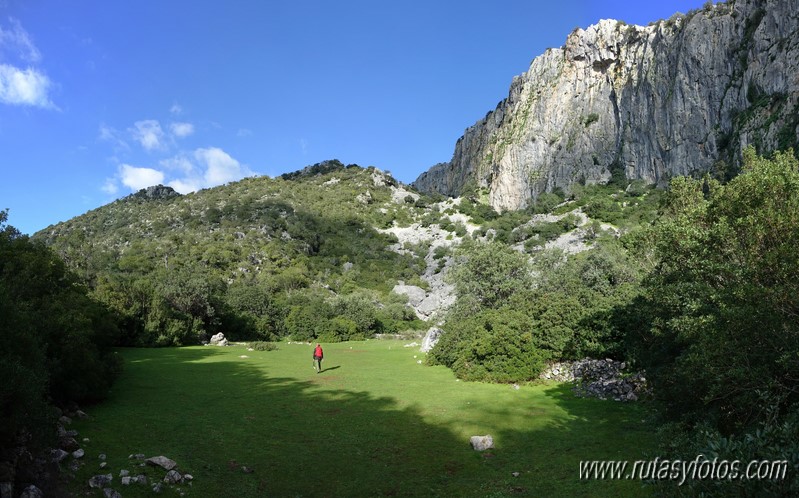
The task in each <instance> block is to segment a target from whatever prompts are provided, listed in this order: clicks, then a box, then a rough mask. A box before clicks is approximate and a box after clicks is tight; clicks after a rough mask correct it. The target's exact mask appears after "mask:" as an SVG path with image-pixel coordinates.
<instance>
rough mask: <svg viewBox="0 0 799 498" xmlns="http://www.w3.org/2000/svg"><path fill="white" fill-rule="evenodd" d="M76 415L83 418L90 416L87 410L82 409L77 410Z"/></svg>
mask: <svg viewBox="0 0 799 498" xmlns="http://www.w3.org/2000/svg"><path fill="white" fill-rule="evenodd" d="M75 416H76V417H78V418H79V419H81V420H86V419H87V418H89V416H88V415H87V414H86V412H84V411H82V410H77V411H75Z"/></svg>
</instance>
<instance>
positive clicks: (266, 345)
mask: <svg viewBox="0 0 799 498" xmlns="http://www.w3.org/2000/svg"><path fill="white" fill-rule="evenodd" d="M247 347H248V348H251V349H254V350H256V351H276V350H277V349H278V347H277V344H275V343H274V342H266V341H258V342H251V343H249V344H247Z"/></svg>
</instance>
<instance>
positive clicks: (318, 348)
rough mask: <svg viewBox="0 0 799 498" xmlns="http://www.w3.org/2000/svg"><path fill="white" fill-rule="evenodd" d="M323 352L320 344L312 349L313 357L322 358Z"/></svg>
mask: <svg viewBox="0 0 799 498" xmlns="http://www.w3.org/2000/svg"><path fill="white" fill-rule="evenodd" d="M324 356H325V354H324V353H323V352H322V346H316V349H314V350H313V357H314V358H324Z"/></svg>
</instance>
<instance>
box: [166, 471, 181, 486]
mask: <svg viewBox="0 0 799 498" xmlns="http://www.w3.org/2000/svg"><path fill="white" fill-rule="evenodd" d="M182 480H183V476H182V475H180V472H178V471H177V470H170V471H169V472H167V473H166V475H165V476H164V482H165V483H167V484H177V483H179V482H181V481H182Z"/></svg>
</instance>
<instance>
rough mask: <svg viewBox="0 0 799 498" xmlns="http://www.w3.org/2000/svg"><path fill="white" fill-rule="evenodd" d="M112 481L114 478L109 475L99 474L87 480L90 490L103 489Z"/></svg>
mask: <svg viewBox="0 0 799 498" xmlns="http://www.w3.org/2000/svg"><path fill="white" fill-rule="evenodd" d="M113 480H114V476H113V475H111V474H99V475H96V476H93V477H92V478H91V479H89V487H90V488H104V487H106V486H108V485H109V484H111V481H113Z"/></svg>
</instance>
